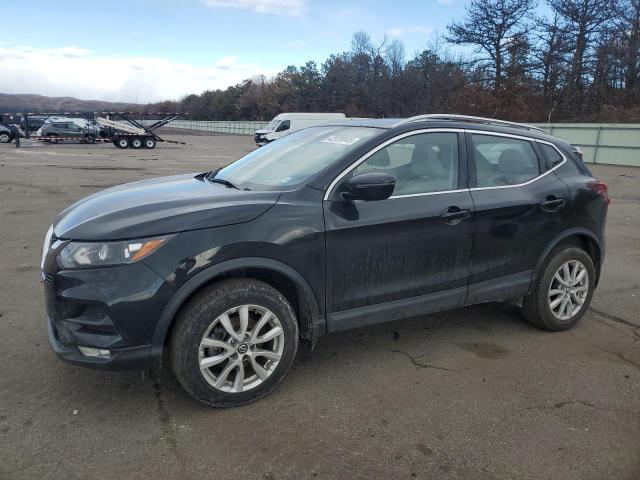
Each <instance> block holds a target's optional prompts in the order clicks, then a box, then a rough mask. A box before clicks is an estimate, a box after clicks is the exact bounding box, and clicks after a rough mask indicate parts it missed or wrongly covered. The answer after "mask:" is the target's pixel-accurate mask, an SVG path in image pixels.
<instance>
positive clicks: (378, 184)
mask: <svg viewBox="0 0 640 480" xmlns="http://www.w3.org/2000/svg"><path fill="white" fill-rule="evenodd" d="M395 188H396V179H395V178H393V177H392V176H391V175H389V174H387V173H363V174H360V175H356V176H354V177H351V178H350V179H349V180H347V181H346V182H345V188H344V189H343V191H342V192H341V195H342V198H344V199H345V200H347V201H351V200H365V201H375V200H385V199H387V198H389V197H390V196H391V194H392V193H393V190H394V189H395Z"/></svg>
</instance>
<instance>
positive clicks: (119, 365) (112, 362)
mask: <svg viewBox="0 0 640 480" xmlns="http://www.w3.org/2000/svg"><path fill="white" fill-rule="evenodd" d="M47 331H48V333H49V346H50V347H51V350H53V352H54V353H55V354H56V355H57V356H58V358H60V359H61V360H64V361H65V362H67V363H71V364H72V365H79V366H81V367H89V368H95V369H99V370H146V369H147V368H153V367H155V366H157V364H158V359H155V358H152V356H151V352H152V349H151V345H140V346H137V347H130V348H121V349H117V350H111V356H110V357H109V358H95V357H88V356H85V355H83V354H82V353H80V351H79V350H78V348H77V346H70V345H64V344H63V343H62V342H61V341H60V340H58V338H56V333H55V332H54V327H53V325H52V322H51V320H50V319H49V318H47Z"/></svg>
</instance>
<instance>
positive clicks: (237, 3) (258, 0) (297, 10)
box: [202, 0, 307, 16]
mask: <svg viewBox="0 0 640 480" xmlns="http://www.w3.org/2000/svg"><path fill="white" fill-rule="evenodd" d="M202 2H203V3H204V4H205V5H206V6H208V7H212V8H237V9H240V10H251V11H253V12H258V13H273V14H275V15H288V16H297V15H302V14H303V13H304V12H305V11H306V7H307V0H202Z"/></svg>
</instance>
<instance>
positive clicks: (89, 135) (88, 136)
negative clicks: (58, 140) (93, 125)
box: [84, 133, 96, 144]
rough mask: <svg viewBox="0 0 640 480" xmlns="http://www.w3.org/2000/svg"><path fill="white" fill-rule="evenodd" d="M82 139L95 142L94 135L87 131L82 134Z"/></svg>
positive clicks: (89, 142)
mask: <svg viewBox="0 0 640 480" xmlns="http://www.w3.org/2000/svg"><path fill="white" fill-rule="evenodd" d="M84 141H85V142H86V143H88V144H93V143H96V136H95V135H93V134H91V133H88V134H86V135H85V136H84Z"/></svg>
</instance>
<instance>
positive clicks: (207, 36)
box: [0, 0, 466, 103]
mask: <svg viewBox="0 0 640 480" xmlns="http://www.w3.org/2000/svg"><path fill="white" fill-rule="evenodd" d="M465 3H466V0H395V1H394V0H354V1H347V0H344V1H340V0H110V1H106V2H94V1H88V0H82V1H76V0H58V1H56V2H53V4H52V3H51V1H50V0H47V1H44V0H30V1H29V2H26V1H25V2H22V1H15V2H8V3H5V4H4V5H3V14H2V17H3V22H2V23H3V27H2V35H1V36H0V93H35V94H40V95H48V96H72V97H76V98H82V99H95V100H109V101H123V102H136V103H146V102H152V101H160V100H178V99H180V98H182V97H183V96H184V95H186V94H189V93H201V92H203V91H204V90H213V89H217V88H226V87H228V86H230V85H234V84H236V83H239V82H240V81H242V80H244V79H246V78H251V77H254V76H256V75H266V76H267V77H270V76H273V75H275V74H276V73H278V72H279V71H282V70H283V69H284V68H286V67H287V66H288V65H297V66H299V65H302V64H303V63H305V62H306V61H308V60H315V61H316V62H318V64H320V63H321V62H323V61H324V60H325V59H326V58H327V57H328V56H329V55H330V54H331V53H338V52H342V51H345V50H348V49H349V48H350V43H351V37H352V35H353V33H354V32H356V31H358V30H365V31H367V32H368V33H369V34H370V35H371V36H372V39H373V40H374V41H380V40H382V39H383V38H384V36H385V35H386V36H387V37H388V38H390V39H391V38H398V39H400V40H402V41H403V42H404V44H405V48H406V51H407V55H412V54H413V53H415V52H416V51H418V50H421V49H424V48H425V47H426V46H427V44H428V43H429V42H430V41H431V40H432V39H433V38H434V35H436V33H437V32H440V33H445V32H446V26H447V24H449V23H450V22H451V21H452V20H453V19H460V18H462V17H463V15H464V6H465ZM52 5H54V6H55V8H52Z"/></svg>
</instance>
